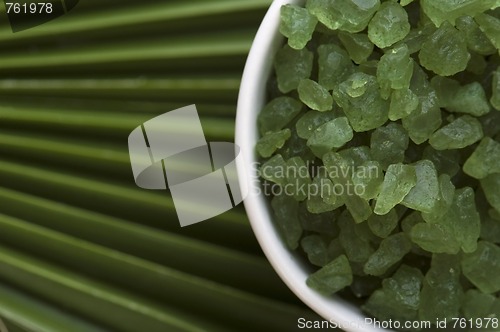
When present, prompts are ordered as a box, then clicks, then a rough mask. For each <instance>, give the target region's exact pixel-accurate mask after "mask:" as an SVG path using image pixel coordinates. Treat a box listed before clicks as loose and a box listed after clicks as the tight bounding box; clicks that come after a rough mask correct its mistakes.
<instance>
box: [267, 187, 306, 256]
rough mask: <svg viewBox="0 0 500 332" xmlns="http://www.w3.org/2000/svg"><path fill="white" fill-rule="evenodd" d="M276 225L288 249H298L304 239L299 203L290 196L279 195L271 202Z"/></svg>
mask: <svg viewBox="0 0 500 332" xmlns="http://www.w3.org/2000/svg"><path fill="white" fill-rule="evenodd" d="M271 206H272V208H273V211H274V217H275V220H276V224H277V225H278V228H279V230H280V233H281V235H282V236H283V239H284V240H285V243H286V244H287V246H288V248H290V249H296V248H298V246H299V241H300V238H301V237H302V232H303V231H302V227H301V224H300V220H299V217H298V211H299V203H298V202H297V201H296V200H295V199H293V197H290V196H288V195H285V194H283V195H278V196H275V197H274V198H273V200H272V201H271Z"/></svg>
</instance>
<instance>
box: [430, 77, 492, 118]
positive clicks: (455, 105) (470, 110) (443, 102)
mask: <svg viewBox="0 0 500 332" xmlns="http://www.w3.org/2000/svg"><path fill="white" fill-rule="evenodd" d="M431 84H432V86H433V87H434V89H435V90H436V92H437V96H438V100H439V106H441V107H444V108H446V109H447V110H448V111H450V112H456V113H465V114H470V115H474V116H482V115H485V114H487V113H488V112H490V105H489V104H488V100H487V98H486V92H485V91H484V88H483V87H482V85H481V84H480V83H479V82H473V83H470V84H466V85H464V86H460V83H459V82H457V81H455V80H452V79H449V78H446V77H440V76H435V77H434V78H433V79H432V81H431Z"/></svg>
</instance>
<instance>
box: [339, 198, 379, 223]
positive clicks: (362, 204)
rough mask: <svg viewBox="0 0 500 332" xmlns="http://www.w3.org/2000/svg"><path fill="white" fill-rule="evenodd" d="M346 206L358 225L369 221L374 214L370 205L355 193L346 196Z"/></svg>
mask: <svg viewBox="0 0 500 332" xmlns="http://www.w3.org/2000/svg"><path fill="white" fill-rule="evenodd" d="M345 206H346V207H347V210H348V211H349V213H351V215H352V217H353V219H354V221H355V222H356V223H362V222H363V221H366V220H368V218H369V217H370V216H371V215H372V214H373V211H372V208H371V207H370V204H369V203H368V202H367V201H366V200H365V199H363V198H361V197H359V196H358V195H355V194H354V193H352V194H348V195H345Z"/></svg>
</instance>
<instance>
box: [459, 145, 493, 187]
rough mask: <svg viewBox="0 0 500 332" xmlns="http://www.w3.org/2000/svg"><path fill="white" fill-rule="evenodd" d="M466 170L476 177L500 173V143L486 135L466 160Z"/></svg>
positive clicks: (480, 177)
mask: <svg viewBox="0 0 500 332" xmlns="http://www.w3.org/2000/svg"><path fill="white" fill-rule="evenodd" d="M464 172H465V173H467V174H468V175H470V176H472V177H473V178H476V179H484V178H485V177H487V176H488V175H490V174H493V173H500V143H498V142H497V141H495V140H493V139H491V138H489V137H485V138H484V139H483V140H482V141H481V143H479V145H478V147H477V148H476V150H475V151H474V153H473V154H472V155H471V156H470V157H469V159H467V161H466V162H465V164H464Z"/></svg>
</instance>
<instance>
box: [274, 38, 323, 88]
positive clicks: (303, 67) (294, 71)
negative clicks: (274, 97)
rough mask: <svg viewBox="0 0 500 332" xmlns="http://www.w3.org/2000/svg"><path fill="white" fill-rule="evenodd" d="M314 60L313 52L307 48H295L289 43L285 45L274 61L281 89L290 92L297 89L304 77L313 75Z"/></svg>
mask: <svg viewBox="0 0 500 332" xmlns="http://www.w3.org/2000/svg"><path fill="white" fill-rule="evenodd" d="M313 60H314V55H313V53H312V52H311V51H309V50H308V49H306V48H304V49H301V50H294V49H293V48H291V47H290V46H288V45H285V46H283V48H282V49H280V50H279V51H278V53H277V54H276V59H275V61H274V69H275V70H276V78H277V80H278V88H279V90H280V91H281V92H283V93H288V92H290V91H293V90H295V89H297V88H298V86H299V83H300V81H301V80H302V79H305V78H309V76H311V72H312V68H313Z"/></svg>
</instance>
